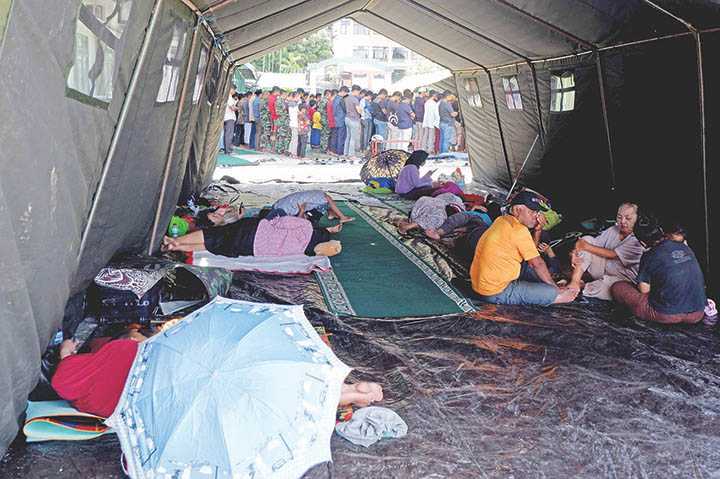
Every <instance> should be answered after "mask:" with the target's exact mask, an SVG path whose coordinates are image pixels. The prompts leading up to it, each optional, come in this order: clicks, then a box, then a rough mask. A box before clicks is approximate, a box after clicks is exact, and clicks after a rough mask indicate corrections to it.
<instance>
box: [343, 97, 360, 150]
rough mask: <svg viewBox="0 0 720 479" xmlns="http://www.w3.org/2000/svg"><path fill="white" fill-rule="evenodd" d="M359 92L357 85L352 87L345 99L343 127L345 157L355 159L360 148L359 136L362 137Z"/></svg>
mask: <svg viewBox="0 0 720 479" xmlns="http://www.w3.org/2000/svg"><path fill="white" fill-rule="evenodd" d="M360 90H361V88H360V87H359V86H358V85H353V86H352V88H351V89H350V94H349V95H347V96H346V97H345V126H346V128H347V136H346V140H345V148H344V153H345V156H350V157H355V156H356V155H357V150H358V148H359V147H360V141H361V140H360V136H361V135H362V123H360V118H361V115H362V108H361V107H360Z"/></svg>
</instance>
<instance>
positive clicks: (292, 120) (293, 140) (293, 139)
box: [287, 92, 300, 158]
mask: <svg viewBox="0 0 720 479" xmlns="http://www.w3.org/2000/svg"><path fill="white" fill-rule="evenodd" d="M298 100H299V94H298V93H297V92H292V93H290V95H288V102H287V105H288V117H289V120H288V125H289V126H290V145H289V146H288V153H289V154H290V156H292V157H293V158H294V157H296V156H297V154H298V139H299V132H298V127H299V123H298V117H299V116H300V106H299V104H300V102H299V101H298Z"/></svg>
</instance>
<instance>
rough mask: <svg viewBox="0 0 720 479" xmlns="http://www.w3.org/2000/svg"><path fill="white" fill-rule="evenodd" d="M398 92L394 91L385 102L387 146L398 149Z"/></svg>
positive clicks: (399, 96)
mask: <svg viewBox="0 0 720 479" xmlns="http://www.w3.org/2000/svg"><path fill="white" fill-rule="evenodd" d="M400 98H401V95H400V92H399V91H395V92H393V94H392V95H391V96H390V98H388V100H387V102H386V103H385V111H386V113H387V118H388V123H387V125H388V134H387V144H388V148H390V149H392V148H398V136H399V132H398V127H397V124H398V121H399V120H400V119H399V118H398V116H397V107H398V105H399V104H400Z"/></svg>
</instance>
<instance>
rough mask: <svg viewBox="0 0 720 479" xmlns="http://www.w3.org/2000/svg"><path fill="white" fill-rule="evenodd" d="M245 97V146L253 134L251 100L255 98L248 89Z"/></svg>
mask: <svg viewBox="0 0 720 479" xmlns="http://www.w3.org/2000/svg"><path fill="white" fill-rule="evenodd" d="M245 96H246V97H247V122H245V146H246V147H248V148H249V147H250V142H251V138H252V135H253V124H254V123H255V112H254V111H253V101H254V100H255V92H253V91H249V92H247V94H246V95H245Z"/></svg>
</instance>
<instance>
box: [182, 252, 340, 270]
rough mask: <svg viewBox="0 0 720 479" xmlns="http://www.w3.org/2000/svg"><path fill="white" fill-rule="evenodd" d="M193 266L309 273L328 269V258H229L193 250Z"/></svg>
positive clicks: (299, 256)
mask: <svg viewBox="0 0 720 479" xmlns="http://www.w3.org/2000/svg"><path fill="white" fill-rule="evenodd" d="M191 259H192V264H193V265H195V266H213V267H217V268H225V269H229V270H231V271H256V272H260V273H271V274H310V273H313V272H316V271H329V270H330V269H331V267H332V266H331V265H330V259H329V258H328V257H327V256H305V255H294V256H238V257H237V258H229V257H227V256H220V255H215V254H212V253H210V252H209V251H195V252H193V254H192V258H191Z"/></svg>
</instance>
